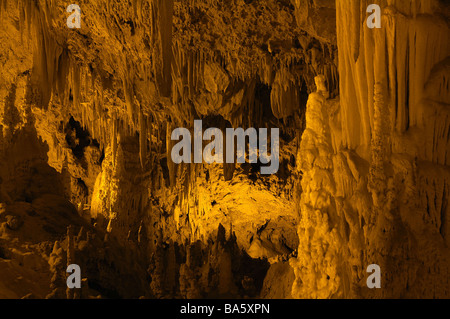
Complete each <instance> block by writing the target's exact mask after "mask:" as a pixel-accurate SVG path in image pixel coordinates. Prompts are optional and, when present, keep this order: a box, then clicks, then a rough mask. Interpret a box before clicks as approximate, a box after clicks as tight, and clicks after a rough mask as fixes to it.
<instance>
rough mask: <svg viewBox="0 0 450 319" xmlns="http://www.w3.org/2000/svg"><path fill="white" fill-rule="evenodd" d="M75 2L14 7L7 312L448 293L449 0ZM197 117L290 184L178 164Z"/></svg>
mask: <svg viewBox="0 0 450 319" xmlns="http://www.w3.org/2000/svg"><path fill="white" fill-rule="evenodd" d="M371 2H374V3H378V4H379V5H380V6H381V7H382V28H381V29H369V28H367V27H366V25H365V20H366V18H367V16H368V15H369V14H368V13H367V12H366V8H367V6H368V5H369V4H370V3H371ZM78 4H79V5H80V7H81V9H82V27H81V28H80V29H69V28H67V26H66V19H67V17H68V15H69V14H68V13H67V12H66V3H64V2H61V1H49V0H19V1H9V0H8V1H6V0H0V19H1V25H2V29H1V30H0V65H1V67H0V105H1V108H0V158H1V160H0V298H20V297H24V296H27V295H28V296H29V294H30V293H31V294H32V296H33V297H37V298H44V297H48V298H66V297H67V295H66V289H65V288H66V287H65V276H66V274H65V267H66V266H67V263H68V262H73V260H74V261H75V263H77V264H79V265H80V266H81V268H82V269H83V277H84V278H85V280H84V281H83V289H82V292H81V297H83V298H96V297H125V298H136V297H140V296H144V297H149V298H151V297H156V298H172V297H177V298H202V297H205V298H206V297H241V298H242V297H263V298H292V297H293V298H361V297H362V298H378V297H450V296H449V294H450V291H449V289H448V287H449V282H448V281H449V277H448V272H449V267H450V260H448V259H449V256H450V254H449V253H450V252H449V245H450V224H449V222H448V220H449V218H448V216H449V214H450V206H449V204H448V198H449V190H450V184H449V183H450V182H449V181H450V169H449V165H450V155H449V152H450V143H449V132H450V125H449V121H450V115H449V109H450V108H449V107H450V106H449V105H450V94H449V86H448V74H449V72H448V70H449V56H450V38H449V34H450V33H449V32H448V31H449V30H448V29H449V24H448V21H449V19H448V18H449V16H450V12H449V6H448V5H447V4H446V2H445V1H437V0H432V1H430V0H411V1H406V0H395V1H385V0H373V1H366V0H335V1H334V0H327V1H317V0H314V1H313V0H295V1H288V0H264V1H263V0H245V1H244V0H232V1H212V0H207V1H206V0H202V1H201V0H196V1H173V0H135V1H132V2H128V1H79V3H78ZM194 119H202V120H203V127H204V128H206V127H218V128H220V129H222V130H224V129H225V128H226V127H235V128H236V127H243V128H248V127H256V128H262V127H268V128H271V127H278V128H280V169H279V171H278V173H277V174H274V175H271V176H263V175H261V174H260V163H257V164H248V163H246V164H206V163H201V164H179V165H177V164H175V163H173V162H172V160H171V156H170V154H171V153H170V151H171V148H172V146H173V145H174V141H171V139H170V135H171V132H172V130H173V129H174V128H177V127H186V128H188V129H192V128H193V123H194ZM69 226H71V228H70V231H69V232H68V227H69ZM69 243H70V245H69ZM69 247H71V248H70V249H69ZM374 263H375V264H379V265H380V267H381V270H382V285H383V289H375V290H370V289H368V288H367V286H366V278H367V273H366V268H367V266H368V265H370V264H374ZM34 278H39V280H34ZM69 297H70V298H73V297H80V296H79V295H70V294H69Z"/></svg>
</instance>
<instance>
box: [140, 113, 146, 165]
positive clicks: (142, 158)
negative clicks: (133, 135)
mask: <svg viewBox="0 0 450 319" xmlns="http://www.w3.org/2000/svg"><path fill="white" fill-rule="evenodd" d="M146 126H147V121H146V119H145V116H144V114H143V113H142V110H140V111H139V158H140V162H141V168H142V169H144V168H145V163H146V160H147V127H146Z"/></svg>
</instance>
